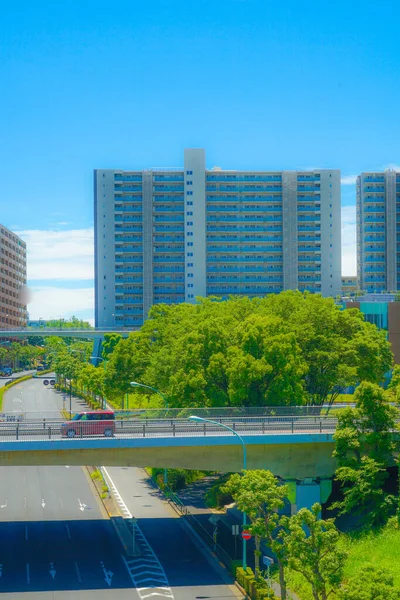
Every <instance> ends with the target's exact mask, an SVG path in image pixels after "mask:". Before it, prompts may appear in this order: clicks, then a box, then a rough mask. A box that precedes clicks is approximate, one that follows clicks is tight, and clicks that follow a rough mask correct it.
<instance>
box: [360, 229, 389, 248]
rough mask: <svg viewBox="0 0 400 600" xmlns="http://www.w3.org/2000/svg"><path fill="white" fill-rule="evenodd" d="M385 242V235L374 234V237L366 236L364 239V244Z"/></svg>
mask: <svg viewBox="0 0 400 600" xmlns="http://www.w3.org/2000/svg"><path fill="white" fill-rule="evenodd" d="M384 241H385V235H382V234H381V235H379V234H377V233H376V234H375V235H367V236H365V238H364V242H384ZM382 248H384V246H382Z"/></svg>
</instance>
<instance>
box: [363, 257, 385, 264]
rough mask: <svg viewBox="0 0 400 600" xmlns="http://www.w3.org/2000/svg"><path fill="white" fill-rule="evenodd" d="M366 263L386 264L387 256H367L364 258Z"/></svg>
mask: <svg viewBox="0 0 400 600" xmlns="http://www.w3.org/2000/svg"><path fill="white" fill-rule="evenodd" d="M364 262H365V263H382V264H384V263H385V262H386V259H385V258H377V257H376V256H367V257H366V258H365V259H364Z"/></svg>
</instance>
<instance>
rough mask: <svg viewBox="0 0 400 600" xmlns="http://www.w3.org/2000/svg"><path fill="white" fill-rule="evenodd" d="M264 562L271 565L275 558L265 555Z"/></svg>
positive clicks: (267, 565) (268, 565)
mask: <svg viewBox="0 0 400 600" xmlns="http://www.w3.org/2000/svg"><path fill="white" fill-rule="evenodd" d="M263 564H264V565H265V566H266V567H271V566H272V565H273V564H274V559H273V558H270V557H269V556H263Z"/></svg>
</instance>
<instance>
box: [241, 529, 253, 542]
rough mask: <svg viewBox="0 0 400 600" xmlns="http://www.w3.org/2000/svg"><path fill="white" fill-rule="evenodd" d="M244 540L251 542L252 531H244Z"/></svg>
mask: <svg viewBox="0 0 400 600" xmlns="http://www.w3.org/2000/svg"><path fill="white" fill-rule="evenodd" d="M242 538H243V539H244V540H246V541H248V540H251V533H250V531H247V529H245V530H244V531H242Z"/></svg>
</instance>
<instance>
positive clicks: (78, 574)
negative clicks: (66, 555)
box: [74, 562, 82, 583]
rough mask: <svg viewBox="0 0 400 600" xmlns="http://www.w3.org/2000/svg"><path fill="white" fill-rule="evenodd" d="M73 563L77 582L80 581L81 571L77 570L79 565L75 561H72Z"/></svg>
mask: <svg viewBox="0 0 400 600" xmlns="http://www.w3.org/2000/svg"><path fill="white" fill-rule="evenodd" d="M74 565H75V571H76V576H77V578H78V581H79V583H82V577H81V572H80V570H79V566H78V563H77V562H74Z"/></svg>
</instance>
